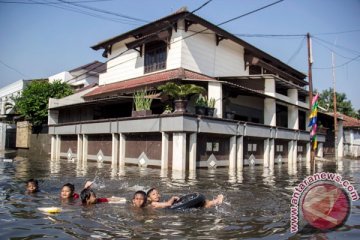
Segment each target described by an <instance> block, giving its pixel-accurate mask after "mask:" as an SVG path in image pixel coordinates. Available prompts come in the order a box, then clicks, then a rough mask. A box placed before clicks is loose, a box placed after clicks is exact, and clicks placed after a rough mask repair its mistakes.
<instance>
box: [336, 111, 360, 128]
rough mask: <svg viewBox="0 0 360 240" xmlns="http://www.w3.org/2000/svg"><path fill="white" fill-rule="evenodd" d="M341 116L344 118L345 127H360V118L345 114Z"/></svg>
mask: <svg viewBox="0 0 360 240" xmlns="http://www.w3.org/2000/svg"><path fill="white" fill-rule="evenodd" d="M341 116H342V117H343V119H344V123H343V126H344V127H360V120H359V119H356V118H353V117H349V116H346V115H344V114H341Z"/></svg>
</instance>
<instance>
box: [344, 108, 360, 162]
mask: <svg viewBox="0 0 360 240" xmlns="http://www.w3.org/2000/svg"><path fill="white" fill-rule="evenodd" d="M341 117H342V118H343V120H344V124H343V125H344V155H345V156H349V157H359V156H360V120H359V119H356V118H353V117H349V116H346V115H344V114H341Z"/></svg>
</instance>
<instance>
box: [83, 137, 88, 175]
mask: <svg viewBox="0 0 360 240" xmlns="http://www.w3.org/2000/svg"><path fill="white" fill-rule="evenodd" d="M82 139H83V147H82V165H83V168H82V169H85V168H86V166H87V158H88V148H89V138H88V135H86V134H84V135H83V137H82Z"/></svg>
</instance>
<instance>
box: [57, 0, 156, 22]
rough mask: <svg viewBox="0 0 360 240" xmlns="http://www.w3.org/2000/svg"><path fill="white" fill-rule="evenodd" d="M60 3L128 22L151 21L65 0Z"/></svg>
mask: <svg viewBox="0 0 360 240" xmlns="http://www.w3.org/2000/svg"><path fill="white" fill-rule="evenodd" d="M58 1H59V2H62V3H65V4H71V5H74V6H77V7H81V8H85V9H89V10H92V11H95V12H100V13H104V14H108V15H113V16H117V17H121V18H125V19H127V20H132V21H137V22H142V23H148V22H149V21H147V20H144V19H140V18H135V17H131V16H127V15H124V14H120V13H115V12H110V11H107V10H103V9H99V8H94V7H89V6H85V5H82V4H78V3H74V2H69V1H64V0H58Z"/></svg>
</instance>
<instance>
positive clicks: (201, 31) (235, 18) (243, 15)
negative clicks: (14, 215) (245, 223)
mask: <svg viewBox="0 0 360 240" xmlns="http://www.w3.org/2000/svg"><path fill="white" fill-rule="evenodd" d="M211 1H212V0H209V1H207V2H206V3H205V4H203V5H201V7H199V8H197V9H195V10H194V11H192V12H191V13H194V12H195V11H198V10H200V9H201V8H202V7H204V6H205V5H207V4H208V3H209V2H211ZM283 1H284V0H280V1H277V2H274V3H271V4H268V5H265V6H263V7H261V8H258V9H255V10H253V11H250V12H248V13H245V14H242V15H240V16H237V17H234V18H231V19H229V20H227V21H224V22H222V23H219V24H217V25H216V26H221V25H224V24H226V23H229V22H231V21H235V20H237V19H239V18H242V17H245V16H248V15H250V14H251V13H255V12H258V11H260V10H262V9H265V8H268V7H270V6H273V5H275V4H278V3H280V2H283ZM170 25H171V24H170ZM166 28H167V27H166ZM166 28H163V29H161V30H159V31H157V33H158V32H160V31H163V30H165V29H166ZM206 30H208V28H205V29H203V30H200V31H198V32H194V33H193V34H191V35H189V36H187V37H184V38H181V39H179V40H176V41H174V42H173V43H176V42H179V41H183V40H185V39H187V38H190V37H193V36H195V35H197V34H200V33H203V32H205V31H206ZM127 51H129V49H127V50H125V51H123V52H121V53H119V54H118V55H116V56H114V57H113V58H111V59H108V60H107V61H105V63H107V62H109V61H110V60H112V59H114V58H117V57H119V56H121V55H122V54H124V53H126V52H127ZM136 58H137V57H135V58H130V59H128V60H125V61H124V62H120V63H117V64H115V65H113V66H111V67H109V68H107V69H111V68H113V67H117V66H119V65H121V64H123V63H125V62H128V61H132V60H134V59H136ZM96 68H97V67H95V68H93V69H90V70H89V71H87V72H85V73H83V74H87V73H88V72H90V71H92V70H94V69H96ZM83 74H82V75H83ZM80 76H81V75H80ZM71 80H73V79H69V80H68V81H71Z"/></svg>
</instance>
